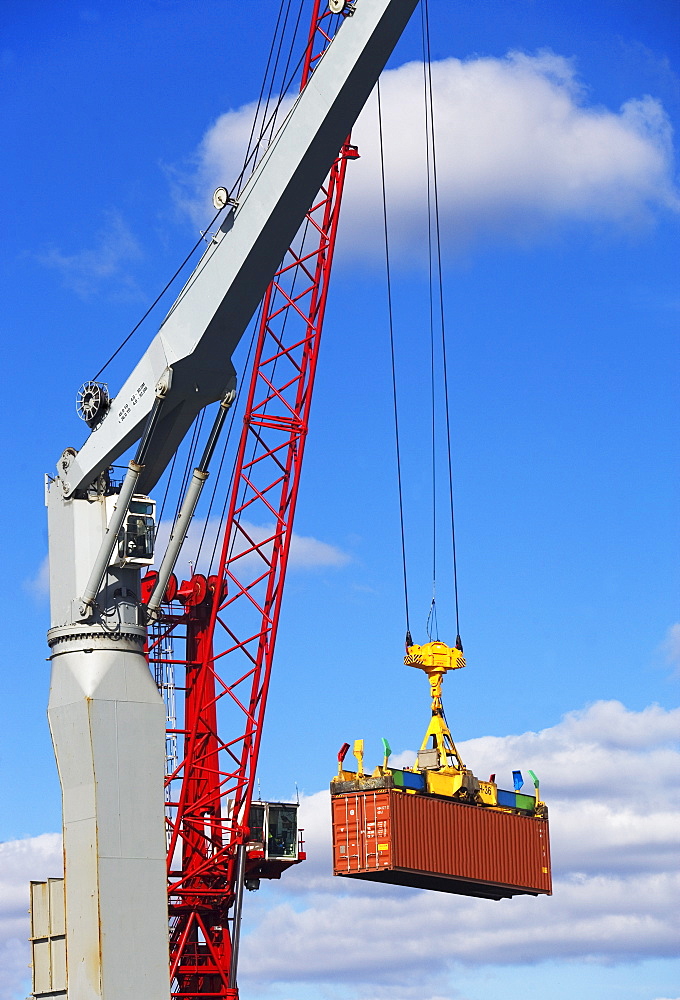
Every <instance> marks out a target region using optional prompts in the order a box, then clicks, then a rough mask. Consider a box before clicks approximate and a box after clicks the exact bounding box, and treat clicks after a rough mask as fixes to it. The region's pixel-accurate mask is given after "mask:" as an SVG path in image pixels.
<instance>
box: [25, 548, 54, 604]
mask: <svg viewBox="0 0 680 1000" xmlns="http://www.w3.org/2000/svg"><path fill="white" fill-rule="evenodd" d="M23 587H24V590H26V591H27V592H28V593H29V594H31V595H32V596H33V597H34V598H36V599H37V600H42V599H43V598H44V597H47V596H49V592H50V559H49V556H45V558H44V559H43V561H42V562H41V563H40V566H39V567H38V571H37V573H36V574H35V576H32V577H30V578H29V579H28V580H24V583H23Z"/></svg>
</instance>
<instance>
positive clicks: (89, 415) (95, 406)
mask: <svg viewBox="0 0 680 1000" xmlns="http://www.w3.org/2000/svg"><path fill="white" fill-rule="evenodd" d="M110 405H111V397H110V396H109V390H108V387H107V386H106V385H105V384H104V383H103V382H84V383H83V384H82V385H81V387H80V389H78V395H77V396H76V412H77V414H78V416H79V417H80V419H81V420H84V421H85V423H86V424H87V426H88V427H96V426H97V424H99V423H101V421H102V420H103V419H104V416H105V415H106V413H107V412H108V409H109V406H110Z"/></svg>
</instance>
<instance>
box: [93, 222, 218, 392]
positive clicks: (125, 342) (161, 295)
mask: <svg viewBox="0 0 680 1000" xmlns="http://www.w3.org/2000/svg"><path fill="white" fill-rule="evenodd" d="M222 211H223V210H222V209H220V211H219V212H217V213H216V214H215V215H214V216H213V218H212V220H211V222H210V224H209V226H208V229H212V227H213V225H214V224H215V222H216V220H217V218H218V216H219V215H220V213H221V212H222ZM204 238H205V237H204V234H203V233H201V236H200V239H198V240H197V241H196V242H195V243H194V245H193V247H192V248H191V250H190V251H189V253H188V254H187V255H186V257H185V258H184V260H183V261H182V263H181V264H180V265H179V267H178V268H177V270H176V271H175V273H174V274H173V276H172V277H171V278H170V280H169V281H168V283H167V284H166V285H165V287H164V288H163V290H162V291H161V292H160V293H159V294H158V295H157V296H156V298H155V299H154V301H153V302H152V303H151V305H150V306H149V308H148V309H147V310H146V312H145V313H144V315H143V316H142V318H141V319H140V320H139V322H138V323H136V324H135V326H133V328H132V329H131V330H130V332H129V333H128V335H127V337H126V338H125V340H123V342H122V343H121V344H119V345H118V347H117V348H116V350H115V351H114V352H113V354H112V355H111V357H110V358H109V360H108V361H107V362H106V363H105V364H103V365H102V367H101V368H100V369H99V371H98V372H97V374H96V375H95V376H94V378H93V379H92V381H93V382H96V381H97V379H98V378H99V376H100V375H101V374H102V372H104V371H106V369H107V368H108V367H109V365H110V364H111V362H112V361H113V359H114V358H115V357H116V356H117V355H118V354H120V352H121V351H122V350H123V348H124V347H125V345H126V344H127V342H128V340H130V338H131V337H132V336H133V334H135V333H136V332H137V330H139V328H140V326H141V325H142V323H143V322H144V320H145V319H146V318H147V316H148V315H149V313H150V312H151V311H152V310H153V309H155V307H156V306H157V305H158V303H159V302H160V300H161V299H162V298H163V296H164V295H165V293H166V292H167V290H168V289H169V288H170V286H171V285H172V283H173V282H174V281H175V279H176V278H177V277H178V276H179V274H180V273H181V272H182V271H183V270H184V268H185V267H186V265H187V264H188V263H189V261H190V260H191V258H192V257H193V255H194V254H195V252H196V250H197V249H198V248H199V246H200V245H201V243H203V241H204Z"/></svg>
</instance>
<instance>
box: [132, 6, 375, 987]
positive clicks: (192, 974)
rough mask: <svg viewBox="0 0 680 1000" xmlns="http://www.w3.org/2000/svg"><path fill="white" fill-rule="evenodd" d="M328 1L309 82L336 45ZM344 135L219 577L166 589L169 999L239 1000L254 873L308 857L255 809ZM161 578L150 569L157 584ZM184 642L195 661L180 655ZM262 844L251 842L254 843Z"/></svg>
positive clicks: (268, 340)
mask: <svg viewBox="0 0 680 1000" xmlns="http://www.w3.org/2000/svg"><path fill="white" fill-rule="evenodd" d="M320 6H321V0H315V2H314V6H313V11H312V20H311V26H310V32H309V38H308V42H307V47H306V50H305V56H304V62H303V70H302V79H301V89H302V88H303V87H304V86H305V85H306V83H307V81H308V79H309V77H310V75H311V74H312V72H313V70H314V67H315V64H316V62H317V60H318V59H319V58H320V56H321V55H322V54H323V52H324V50H325V47H326V45H327V44H328V42H329V41H330V40H331V35H330V24H331V18H332V17H333V15H332V14H331V12H330V11H329V10H328V9H327V10H326V11H325V12H323V13H319V8H320ZM357 156H358V153H357V150H356V148H355V147H353V146H352V145H350V142H349V139H348V140H347V141H346V142H345V143H344V144H343V146H342V149H341V150H340V152H339V155H338V157H337V159H336V161H335V163H334V164H333V166H332V168H331V171H330V173H329V175H328V178H327V180H326V183H325V184H324V186H323V188H322V189H321V191H320V193H319V196H318V198H317V200H316V201H315V203H314V204H313V205H312V207H311V208H310V210H309V212H308V213H307V215H306V219H305V223H304V224H303V227H302V231H301V238H300V239H299V240H298V241H296V244H295V246H291V247H290V248H289V250H288V252H287V254H286V256H285V258H284V261H283V263H282V264H281V266H280V268H279V270H278V271H277V272H276V274H275V276H274V278H273V279H272V281H271V283H270V285H269V287H268V289H267V292H266V295H265V297H264V300H263V304H262V309H261V314H260V319H259V324H258V330H257V337H256V343H255V355H254V363H253V367H252V374H251V376H250V383H249V387H248V396H247V402H246V406H245V413H244V417H243V426H242V430H241V437H240V442H239V447H238V452H237V458H236V463H235V469H234V473H233V479H232V482H231V488H230V493H229V498H228V513H227V516H226V520H225V522H224V529H223V536H222V546H221V553H220V558H219V564H218V567H217V572H216V573H215V574H214V575H212V576H210V577H208V578H207V579H206V578H205V577H204V576H201V575H199V574H195V575H194V576H193V577H192V578H191V579H190V580H188V581H184V582H183V583H182V584H181V585H180V586H179V587H176V586H172V587H171V588H169V592H168V594H167V595H166V596H167V598H168V599H169V602H168V603H167V604H166V614H165V616H164V619H163V622H162V624H161V625H158V626H156V627H155V629H154V635H153V637H152V639H151V641H150V643H149V651H148V657H149V663H150V665H151V666H152V668H154V670H155V673H156V677H157V679H158V680H159V681H160V682H161V683H162V681H163V678H164V677H166V678H167V676H168V673H167V672H168V670H172V671H174V670H175V668H177V667H179V668H180V671H181V669H182V668H183V671H184V684H183V685H182V686H181V687H177V688H176V689H175V690H178V691H179V690H182V689H183V694H184V698H183V711H182V710H180V718H179V721H178V722H175V721H174V720H172V719H171V720H170V722H169V727H168V741H169V743H170V744H171V745H173V746H175V745H177V743H180V744H181V750H180V751H179V752H178V753H177V755H176V756H175V755H174V754H173V753H170V754H169V759H170V760H171V761H172V765H171V767H170V769H169V773H168V775H167V785H166V806H167V809H166V818H167V834H168V892H169V913H170V978H171V996H172V997H173V998H176V1000H180V998H183V1000H188V998H198V997H201V998H205V997H211V998H214V1000H218V998H219V1000H237V998H238V989H237V985H236V963H237V953H238V936H239V926H240V910H241V895H242V890H243V885H244V883H245V882H250V883H251V884H254V880H255V879H259V878H260V877H263V878H278V877H280V873H281V871H282V870H283V869H285V868H287V867H289V866H290V864H294V863H296V862H297V861H298V860H302V859H303V858H304V853H303V852H302V851H301V850H300V849H299V848H300V847H301V846H302V845H301V843H300V844H299V845H296V846H297V848H298V849H297V850H296V851H295V852H294V857H291V858H290V860H286V859H277V860H275V861H272V860H269V859H267V857H266V851H265V850H264V849H258V848H259V847H264V846H265V845H259V844H256V843H253V840H252V837H251V835H250V830H249V818H250V810H251V803H252V800H253V793H254V787H255V775H256V768H257V761H258V754H259V749H260V742H261V737H262V725H263V721H264V715H265V709H266V704H267V692H268V688H269V680H270V676H271V669H272V663H273V657H274V648H275V642H276V634H277V628H278V622H279V615H280V610H281V599H282V594H283V585H284V581H285V575H286V567H287V564H288V557H289V553H290V547H291V539H292V524H293V517H294V513H295V505H296V501H297V495H298V487H299V482H300V472H301V467H302V459H303V455H304V447H305V441H306V436H307V428H308V422H309V412H310V406H311V400H312V390H313V386H314V375H315V371H316V364H317V358H318V352H319V343H320V337H321V329H322V325H323V318H324V313H325V308H326V300H327V295H328V286H329V280H330V273H331V265H332V260H333V251H334V248H335V241H336V235H337V226H338V219H339V211H340V201H341V197H342V190H343V184H344V180H345V171H346V167H347V162H348V160H350V159H354V158H356V157H357ZM152 587H153V577H151V578H150V579H149V588H150V589H152ZM175 641H179V642H182V641H183V642H184V647H185V658H184V659H174V654H173V652H172V649H173V648H174V644H175ZM249 839H250V843H249Z"/></svg>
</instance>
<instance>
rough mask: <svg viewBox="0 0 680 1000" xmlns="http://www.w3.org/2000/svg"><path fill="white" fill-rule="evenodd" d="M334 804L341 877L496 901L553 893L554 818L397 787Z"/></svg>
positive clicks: (341, 797) (336, 858) (335, 800)
mask: <svg viewBox="0 0 680 1000" xmlns="http://www.w3.org/2000/svg"><path fill="white" fill-rule="evenodd" d="M331 801H332V808H333V867H334V873H335V874H336V875H347V876H352V877H356V878H363V879H367V880H369V881H378V882H390V883H392V884H396V885H410V886H414V887H416V888H426V889H437V890H440V891H443V892H454V893H459V894H463V895H469V896H484V897H488V898H492V899H501V898H503V897H508V896H514V895H521V894H526V893H530V894H532V895H536V894H539V893H547V894H550V893H551V892H552V881H551V875H550V844H549V838H548V822H547V820H544V819H537V818H535V817H530V816H519V815H517V814H516V813H509V812H503V811H501V810H495V809H489V808H485V807H482V806H473V805H465V804H463V803H461V802H456V801H455V800H453V799H439V798H433V797H430V796H424V795H410V794H408V793H407V792H404V791H400V790H397V789H380V790H376V791H365V792H349V793H347V794H343V795H333V796H332V799H331Z"/></svg>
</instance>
